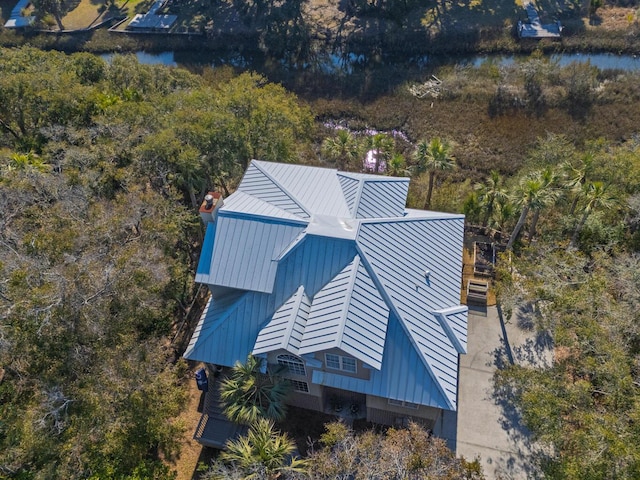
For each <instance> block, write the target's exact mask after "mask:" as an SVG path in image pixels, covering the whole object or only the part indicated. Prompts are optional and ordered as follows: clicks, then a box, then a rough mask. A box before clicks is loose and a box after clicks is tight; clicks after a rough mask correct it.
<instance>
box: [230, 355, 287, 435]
mask: <svg viewBox="0 0 640 480" xmlns="http://www.w3.org/2000/svg"><path fill="white" fill-rule="evenodd" d="M262 362H263V360H262V359H261V358H259V357H255V356H253V355H249V356H248V357H247V361H246V362H244V363H240V362H236V364H235V365H234V366H233V368H232V370H231V374H230V375H229V378H226V379H224V380H223V381H222V382H221V384H220V399H221V400H222V403H223V409H224V413H225V415H226V416H227V417H228V418H229V419H230V420H232V421H234V422H238V423H244V424H247V425H251V424H253V423H255V422H256V421H257V420H258V419H260V418H267V419H272V420H276V421H279V420H283V419H284V418H285V416H286V414H287V408H286V405H285V403H284V401H285V399H286V397H287V395H288V393H289V390H290V385H289V383H288V382H287V381H286V380H285V379H284V378H282V377H280V376H279V375H278V374H277V373H278V372H266V373H263V372H262V365H263V364H262Z"/></svg>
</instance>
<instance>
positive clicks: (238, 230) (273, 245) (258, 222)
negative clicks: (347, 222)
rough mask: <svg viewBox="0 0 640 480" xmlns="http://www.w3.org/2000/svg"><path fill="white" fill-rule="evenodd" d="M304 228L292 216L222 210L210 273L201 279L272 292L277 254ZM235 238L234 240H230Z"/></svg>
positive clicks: (217, 224) (232, 286)
mask: <svg viewBox="0 0 640 480" xmlns="http://www.w3.org/2000/svg"><path fill="white" fill-rule="evenodd" d="M303 230H304V224H299V223H292V222H290V221H289V220H288V219H281V220H278V219H267V218H264V217H259V218H258V217H253V218H252V217H250V216H245V215H242V216H238V215H237V214H236V213H234V212H228V211H226V210H225V211H223V210H222V209H221V210H220V211H219V212H218V217H217V220H216V231H215V238H218V239H220V238H222V239H224V241H214V242H213V253H212V256H211V266H210V268H209V275H208V277H207V278H205V276H204V275H202V276H201V277H200V278H199V279H198V281H201V282H203V283H209V284H213V285H218V286H223V287H231V288H238V289H241V290H253V291H258V292H271V291H272V290H273V282H274V280H275V275H276V269H277V267H278V262H277V257H278V256H279V255H280V253H282V251H283V250H285V249H286V248H287V247H288V245H289V244H290V243H291V242H292V241H294V240H295V239H296V237H297V236H298V235H299V234H300V233H301V232H302V231H303ZM229 240H231V241H229Z"/></svg>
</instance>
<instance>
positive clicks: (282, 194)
mask: <svg viewBox="0 0 640 480" xmlns="http://www.w3.org/2000/svg"><path fill="white" fill-rule="evenodd" d="M262 163H266V162H255V161H254V162H251V164H250V165H249V168H248V169H247V171H246V172H245V174H244V177H242V181H241V182H240V185H239V186H238V190H239V191H241V192H244V193H247V194H249V195H252V196H254V197H256V198H259V199H260V200H263V201H264V202H266V203H269V204H271V205H273V206H276V207H278V208H280V209H282V210H284V211H286V212H289V213H291V214H293V215H296V216H297V217H300V218H309V216H310V215H309V212H308V211H307V210H306V209H305V208H304V207H303V206H302V205H301V204H300V203H299V202H298V201H297V200H296V199H295V197H294V196H292V195H291V194H290V193H289V192H288V191H287V190H286V188H285V187H284V186H283V185H282V184H280V183H279V182H278V181H277V180H276V179H274V178H273V177H272V176H271V175H269V173H268V172H267V171H265V169H264V168H262Z"/></svg>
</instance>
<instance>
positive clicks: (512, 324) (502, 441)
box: [455, 307, 550, 480]
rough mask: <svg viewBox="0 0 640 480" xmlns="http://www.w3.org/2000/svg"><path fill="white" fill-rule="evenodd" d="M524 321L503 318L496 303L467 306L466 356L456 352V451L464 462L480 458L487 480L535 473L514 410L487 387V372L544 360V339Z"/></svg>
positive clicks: (546, 351)
mask: <svg viewBox="0 0 640 480" xmlns="http://www.w3.org/2000/svg"><path fill="white" fill-rule="evenodd" d="M525 323H526V322H521V323H520V325H518V324H517V322H516V320H512V321H509V322H504V321H503V320H502V318H501V315H500V312H499V310H498V308H497V307H487V308H486V310H485V309H481V310H472V309H470V310H469V327H468V328H469V330H468V344H467V350H468V353H467V354H466V355H462V356H461V360H460V375H459V387H458V388H459V391H458V399H459V400H458V402H459V405H458V418H457V432H456V438H455V443H456V451H457V453H458V455H463V456H464V457H465V458H467V459H468V460H472V459H473V458H475V457H480V462H481V464H482V468H483V469H484V473H485V475H486V478H487V479H498V478H500V479H514V480H515V479H530V478H535V477H536V472H535V470H534V468H533V462H532V458H533V456H534V455H535V454H536V448H535V446H534V445H532V444H531V442H530V440H529V432H528V431H527V430H526V429H525V428H524V427H523V426H522V424H521V422H520V419H519V418H518V415H517V412H515V411H514V410H513V409H512V408H511V407H510V406H508V404H506V403H505V402H503V401H502V400H501V399H500V398H499V397H498V396H497V395H496V394H494V388H493V374H494V372H495V371H496V369H497V368H499V367H500V366H501V365H504V364H506V363H508V362H517V363H521V364H531V363H535V364H539V363H547V362H549V361H550V349H549V347H548V342H546V341H545V339H541V338H536V336H535V333H534V332H533V329H527V328H524V327H523V324H525Z"/></svg>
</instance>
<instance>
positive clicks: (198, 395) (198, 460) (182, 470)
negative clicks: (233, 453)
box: [169, 365, 215, 480]
mask: <svg viewBox="0 0 640 480" xmlns="http://www.w3.org/2000/svg"><path fill="white" fill-rule="evenodd" d="M198 368H200V365H190V368H189V370H188V372H187V374H186V376H185V384H184V388H185V389H186V390H187V403H186V405H185V408H184V410H183V411H182V414H181V415H180V416H179V417H178V418H176V422H179V423H180V424H182V425H184V426H185V432H184V434H183V436H182V438H181V440H180V455H179V456H178V458H176V459H175V461H174V462H170V463H169V467H170V468H171V469H172V470H175V471H176V472H177V475H176V480H192V479H197V478H198V477H199V474H200V472H199V471H198V465H199V464H203V465H206V466H208V465H209V463H210V462H211V458H212V457H213V455H214V454H215V450H213V449H210V448H206V447H203V446H202V445H200V444H199V443H198V442H196V441H195V440H194V439H193V432H194V430H195V428H196V425H197V424H198V421H199V420H200V415H201V410H200V408H199V406H200V405H201V400H202V392H201V391H200V390H198V387H197V385H196V382H195V379H194V372H195V371H196V370H197V369H198Z"/></svg>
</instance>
